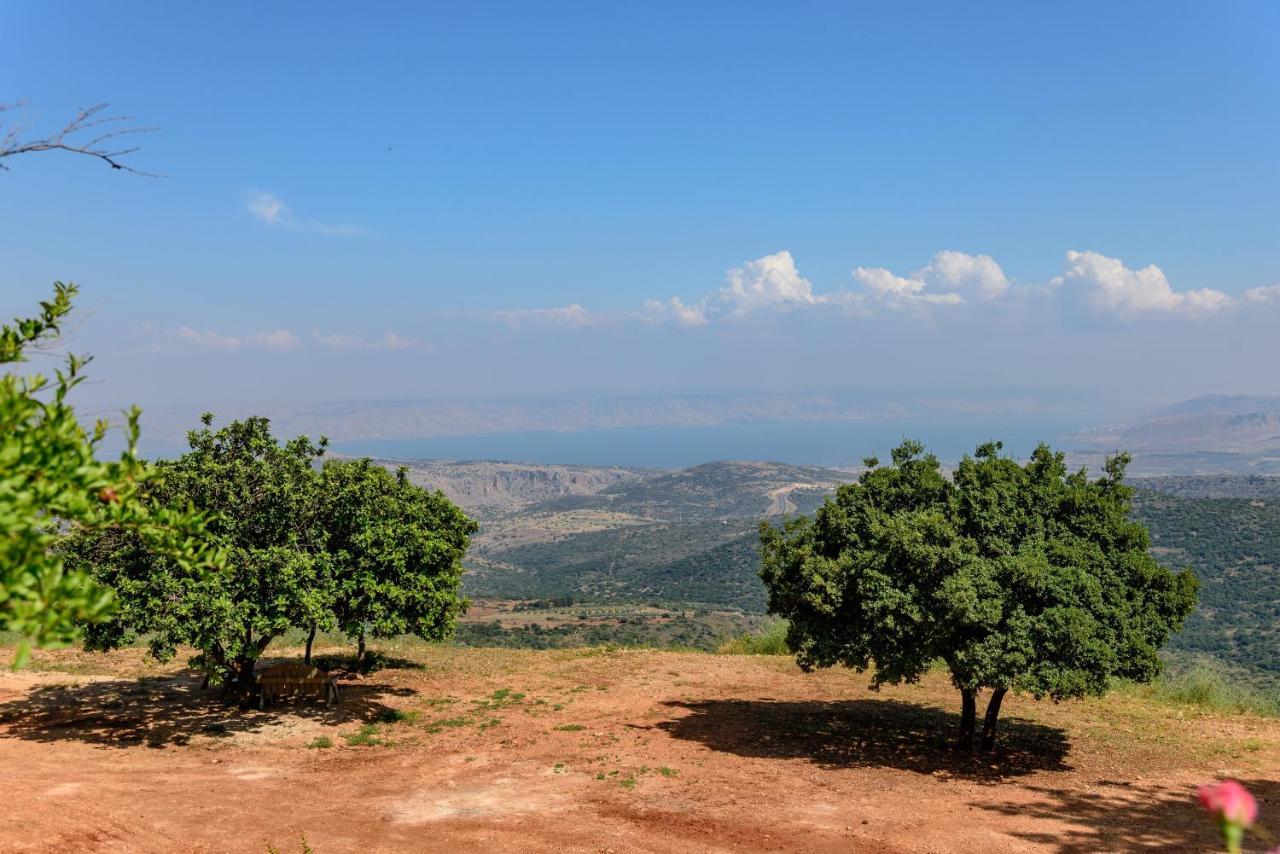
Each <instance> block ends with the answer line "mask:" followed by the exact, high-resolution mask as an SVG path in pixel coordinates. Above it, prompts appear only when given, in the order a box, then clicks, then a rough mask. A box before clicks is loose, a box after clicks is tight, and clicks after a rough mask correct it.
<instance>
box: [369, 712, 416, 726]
mask: <svg viewBox="0 0 1280 854" xmlns="http://www.w3.org/2000/svg"><path fill="white" fill-rule="evenodd" d="M421 718H422V713H421V712H415V711H405V710H404V709H383V711H382V713H381V714H379V715H378V722H379V723H384V724H402V723H403V724H416V723H417V722H418V721H419V719H421Z"/></svg>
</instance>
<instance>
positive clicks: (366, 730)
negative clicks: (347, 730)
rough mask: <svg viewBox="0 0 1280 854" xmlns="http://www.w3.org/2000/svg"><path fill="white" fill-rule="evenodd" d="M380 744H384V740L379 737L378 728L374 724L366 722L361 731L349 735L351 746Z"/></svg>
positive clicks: (349, 744)
mask: <svg viewBox="0 0 1280 854" xmlns="http://www.w3.org/2000/svg"><path fill="white" fill-rule="evenodd" d="M378 744H382V740H381V739H379V738H378V728H377V726H375V725H374V724H365V725H364V726H362V727H360V729H359V731H357V732H353V733H351V735H348V736H347V745H348V746H350V747H373V746H375V745H378Z"/></svg>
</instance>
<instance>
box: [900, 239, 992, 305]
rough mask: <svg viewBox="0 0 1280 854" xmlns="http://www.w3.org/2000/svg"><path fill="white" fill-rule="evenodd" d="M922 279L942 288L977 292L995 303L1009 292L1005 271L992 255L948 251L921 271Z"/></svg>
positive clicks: (944, 251)
mask: <svg viewBox="0 0 1280 854" xmlns="http://www.w3.org/2000/svg"><path fill="white" fill-rule="evenodd" d="M920 276H921V279H923V280H924V281H926V282H928V283H929V284H932V285H936V286H938V287H940V288H944V289H949V290H955V291H975V292H977V294H978V295H980V296H982V297H985V298H987V299H991V298H992V297H998V296H1000V295H1001V294H1002V293H1004V292H1005V291H1006V290H1008V289H1009V280H1008V279H1007V278H1005V275H1004V270H1002V269H1000V265H999V264H997V263H996V262H995V259H994V258H992V257H991V256H990V255H969V254H968V253H965V252H956V251H955V250H952V249H944V250H943V251H941V252H939V253H938V254H936V255H934V256H933V260H932V261H930V262H929V265H928V266H927V267H925V268H924V269H923V270H921V271H920Z"/></svg>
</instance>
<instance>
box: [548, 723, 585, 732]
mask: <svg viewBox="0 0 1280 854" xmlns="http://www.w3.org/2000/svg"><path fill="white" fill-rule="evenodd" d="M552 729H554V730H558V731H560V732H582V731H583V730H584V729H586V727H585V726H583V725H582V724H560V726H556V727H552Z"/></svg>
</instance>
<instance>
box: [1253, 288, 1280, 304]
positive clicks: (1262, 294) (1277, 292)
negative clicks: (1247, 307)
mask: <svg viewBox="0 0 1280 854" xmlns="http://www.w3.org/2000/svg"><path fill="white" fill-rule="evenodd" d="M1244 301H1245V302H1251V303H1268V302H1280V285H1266V286H1264V287H1261V288H1249V290H1247V291H1245V292H1244Z"/></svg>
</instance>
